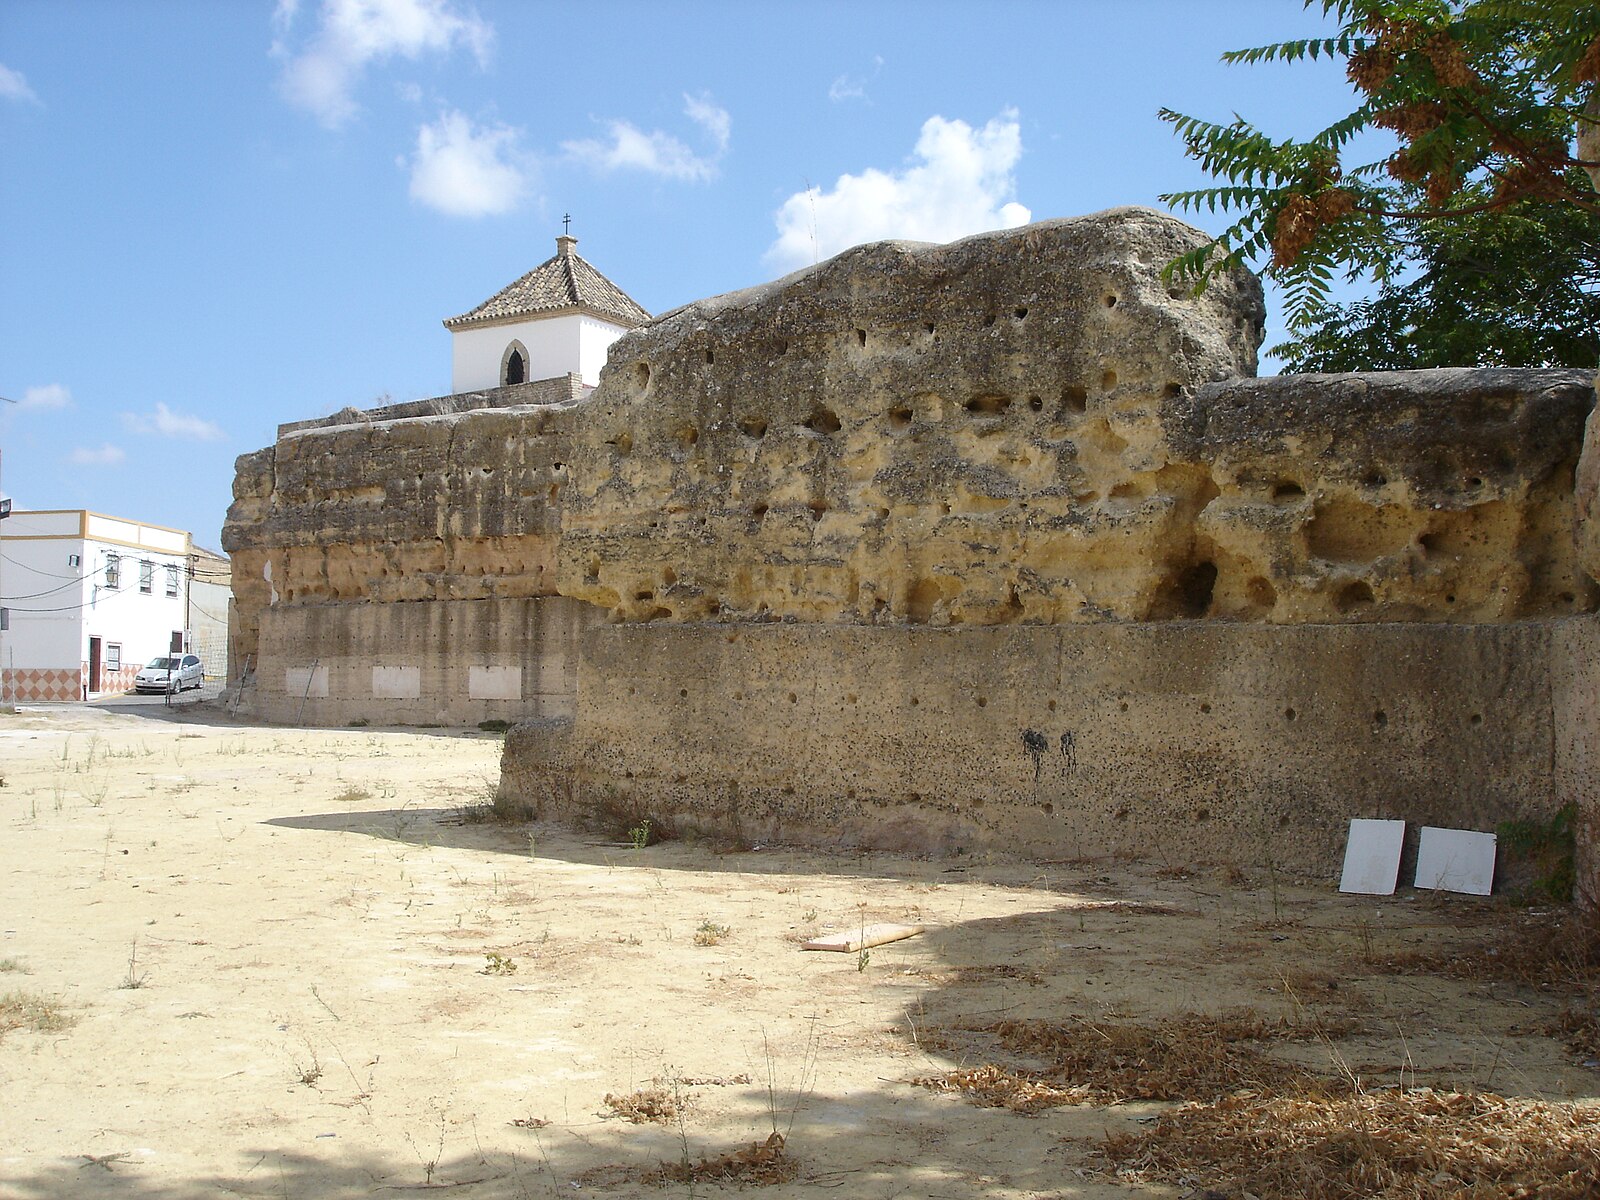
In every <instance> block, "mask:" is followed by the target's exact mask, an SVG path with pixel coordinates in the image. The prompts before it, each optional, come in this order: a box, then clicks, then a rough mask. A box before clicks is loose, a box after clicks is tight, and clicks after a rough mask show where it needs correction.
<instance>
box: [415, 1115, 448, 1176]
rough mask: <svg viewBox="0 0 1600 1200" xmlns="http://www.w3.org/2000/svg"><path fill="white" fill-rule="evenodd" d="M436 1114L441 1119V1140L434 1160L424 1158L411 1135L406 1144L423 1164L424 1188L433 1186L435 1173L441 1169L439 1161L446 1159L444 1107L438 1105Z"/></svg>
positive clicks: (434, 1153)
mask: <svg viewBox="0 0 1600 1200" xmlns="http://www.w3.org/2000/svg"><path fill="white" fill-rule="evenodd" d="M434 1112H435V1113H436V1114H437V1115H438V1117H439V1140H438V1142H437V1143H435V1145H434V1148H433V1157H432V1158H423V1157H422V1151H420V1150H418V1149H417V1143H416V1142H415V1141H413V1140H412V1138H411V1135H410V1134H409V1133H408V1134H406V1144H407V1145H408V1146H410V1147H411V1153H413V1154H415V1155H416V1156H417V1161H418V1162H419V1163H421V1164H422V1177H423V1181H422V1186H423V1187H432V1186H433V1173H434V1172H435V1171H437V1170H438V1169H439V1160H440V1159H441V1158H443V1157H444V1107H443V1106H442V1105H438V1106H437V1107H435V1109H434Z"/></svg>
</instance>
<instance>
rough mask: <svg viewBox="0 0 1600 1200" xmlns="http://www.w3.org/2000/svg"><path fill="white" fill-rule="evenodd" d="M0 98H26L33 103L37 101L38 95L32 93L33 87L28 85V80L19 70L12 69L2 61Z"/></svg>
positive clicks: (0, 65) (0, 66)
mask: <svg viewBox="0 0 1600 1200" xmlns="http://www.w3.org/2000/svg"><path fill="white" fill-rule="evenodd" d="M0 100H26V101H29V102H31V103H33V104H38V103H39V97H38V96H36V95H34V94H33V89H32V88H31V87H29V86H28V81H27V79H26V78H24V76H23V74H22V72H21V71H13V70H12V69H11V68H10V67H8V66H6V65H5V64H4V63H0Z"/></svg>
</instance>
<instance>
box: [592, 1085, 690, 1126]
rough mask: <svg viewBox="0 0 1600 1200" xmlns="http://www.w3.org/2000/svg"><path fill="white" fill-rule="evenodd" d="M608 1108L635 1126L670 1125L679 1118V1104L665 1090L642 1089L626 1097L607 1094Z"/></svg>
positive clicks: (656, 1088) (655, 1088)
mask: <svg viewBox="0 0 1600 1200" xmlns="http://www.w3.org/2000/svg"><path fill="white" fill-rule="evenodd" d="M606 1107H607V1108H609V1109H610V1110H611V1111H612V1112H614V1113H616V1115H617V1116H619V1117H625V1118H627V1119H628V1120H630V1121H632V1122H633V1123H634V1124H635V1125H643V1124H645V1123H646V1122H651V1123H653V1124H656V1125H669V1124H671V1123H672V1122H673V1121H674V1120H676V1119H677V1116H678V1102H677V1100H675V1099H674V1098H673V1096H672V1093H671V1092H669V1091H667V1090H666V1089H665V1088H658V1087H654V1088H641V1089H640V1090H639V1091H637V1092H629V1093H628V1094H627V1095H626V1096H617V1095H613V1094H612V1093H611V1092H607V1093H606Z"/></svg>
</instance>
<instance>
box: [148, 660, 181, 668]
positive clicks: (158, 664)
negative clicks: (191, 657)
mask: <svg viewBox="0 0 1600 1200" xmlns="http://www.w3.org/2000/svg"><path fill="white" fill-rule="evenodd" d="M174 665H175V664H174V663H173V661H172V660H171V659H170V658H152V659H151V660H150V662H149V664H148V666H147V667H146V669H147V670H150V671H168V670H171V669H172V667H173V666H174Z"/></svg>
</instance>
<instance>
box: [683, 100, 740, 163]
mask: <svg viewBox="0 0 1600 1200" xmlns="http://www.w3.org/2000/svg"><path fill="white" fill-rule="evenodd" d="M683 111H684V113H685V114H686V115H687V116H688V118H689V119H690V120H691V121H693V122H694V123H695V124H696V125H698V126H700V128H701V129H704V130H705V131H706V132H707V133H708V134H710V135H711V140H712V141H714V142H716V144H717V153H718V154H722V153H723V152H724V151H726V150H727V148H728V139H729V138H730V136H731V135H732V133H733V118H732V117H730V116H729V115H728V110H727V109H725V108H723V107H722V106H721V105H719V104H717V103H716V102H715V101H713V100H712V99H711V93H710V92H701V93H700V94H699V95H698V96H691V95H689V94H688V93H685V94H684V97H683Z"/></svg>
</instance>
